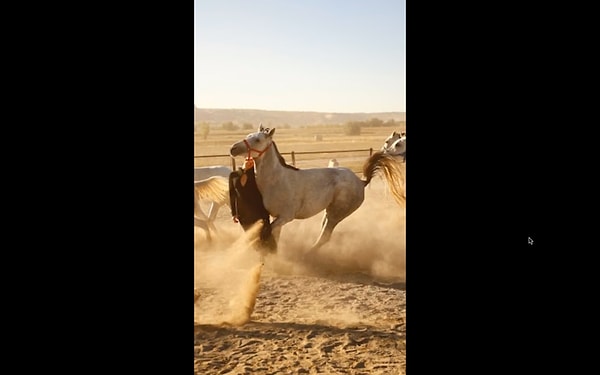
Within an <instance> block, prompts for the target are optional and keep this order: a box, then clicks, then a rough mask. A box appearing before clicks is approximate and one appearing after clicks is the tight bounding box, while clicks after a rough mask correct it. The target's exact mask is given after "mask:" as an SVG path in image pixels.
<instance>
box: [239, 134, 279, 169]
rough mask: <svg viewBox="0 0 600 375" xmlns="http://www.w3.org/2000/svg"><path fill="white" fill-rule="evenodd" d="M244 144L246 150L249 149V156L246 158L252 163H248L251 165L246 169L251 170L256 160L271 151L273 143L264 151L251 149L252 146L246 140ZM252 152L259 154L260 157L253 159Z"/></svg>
mask: <svg viewBox="0 0 600 375" xmlns="http://www.w3.org/2000/svg"><path fill="white" fill-rule="evenodd" d="M244 144H245V145H246V148H248V156H246V161H251V163H248V164H250V165H249V166H248V168H246V169H250V167H252V166H254V159H256V158H259V157H261V155H262V154H264V153H265V152H266V151H267V150H268V149H269V147H271V145H272V144H273V142H271V143H269V145H268V146H267V147H265V149H264V150H262V151H260V150H257V149H254V148H252V147H250V144H249V143H248V141H247V140H245V139H244ZM252 151H254V152H258V155H256V156H255V157H252Z"/></svg>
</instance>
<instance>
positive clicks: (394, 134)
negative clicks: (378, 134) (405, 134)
mask: <svg viewBox="0 0 600 375" xmlns="http://www.w3.org/2000/svg"><path fill="white" fill-rule="evenodd" d="M396 135H398V133H396V131H395V130H394V132H393V133H392V135H390V137H394V136H396Z"/></svg>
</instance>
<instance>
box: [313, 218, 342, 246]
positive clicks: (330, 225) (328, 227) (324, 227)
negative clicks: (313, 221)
mask: <svg viewBox="0 0 600 375" xmlns="http://www.w3.org/2000/svg"><path fill="white" fill-rule="evenodd" d="M340 221H341V220H334V219H332V218H331V216H330V215H329V214H328V213H327V212H326V213H325V216H324V217H323V222H322V223H321V233H320V234H319V238H318V239H317V241H316V242H315V244H314V245H313V246H312V247H311V251H312V250H317V249H318V248H320V247H321V246H323V245H324V244H326V243H327V242H329V239H330V238H331V233H333V229H334V228H335V226H336V225H338V224H339V222H340Z"/></svg>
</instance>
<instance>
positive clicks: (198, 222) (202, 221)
mask: <svg viewBox="0 0 600 375" xmlns="http://www.w3.org/2000/svg"><path fill="white" fill-rule="evenodd" d="M194 226H196V227H200V228H202V229H204V231H205V232H206V239H207V240H208V241H209V242H210V241H212V237H211V236H210V228H209V227H208V222H207V221H206V220H205V219H199V218H197V217H196V216H194Z"/></svg>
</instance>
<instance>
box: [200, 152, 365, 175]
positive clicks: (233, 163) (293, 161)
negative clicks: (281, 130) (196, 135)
mask: <svg viewBox="0 0 600 375" xmlns="http://www.w3.org/2000/svg"><path fill="white" fill-rule="evenodd" d="M367 151H368V152H369V156H371V155H373V148H372V147H371V148H365V149H358V150H326V151H299V152H296V151H291V152H282V153H281V154H282V155H290V156H291V158H292V165H293V166H294V167H295V166H296V156H297V155H311V154H313V155H314V154H340V153H350V152H367ZM223 157H229V158H230V159H231V168H232V170H234V171H235V170H236V162H235V158H234V157H232V156H231V155H227V154H224V155H194V159H198V158H223ZM353 172H354V173H362V171H353Z"/></svg>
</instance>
